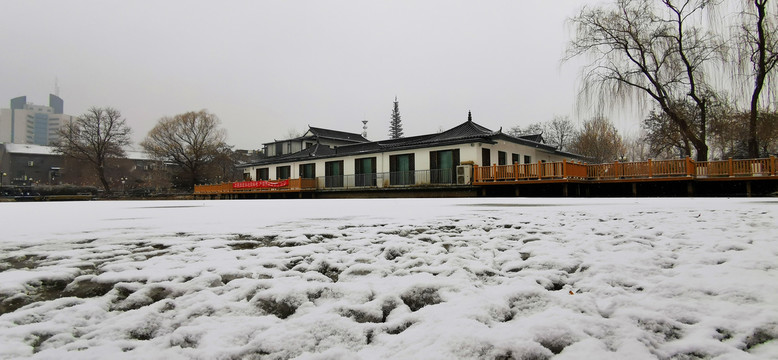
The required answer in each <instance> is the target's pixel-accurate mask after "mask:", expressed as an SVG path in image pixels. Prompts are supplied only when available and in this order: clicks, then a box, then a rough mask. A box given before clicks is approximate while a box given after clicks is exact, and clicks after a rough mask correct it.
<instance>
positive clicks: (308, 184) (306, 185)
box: [194, 179, 316, 195]
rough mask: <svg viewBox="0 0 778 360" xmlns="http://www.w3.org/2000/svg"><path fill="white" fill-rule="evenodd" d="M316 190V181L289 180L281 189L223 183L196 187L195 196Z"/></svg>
mask: <svg viewBox="0 0 778 360" xmlns="http://www.w3.org/2000/svg"><path fill="white" fill-rule="evenodd" d="M308 189H316V179H289V184H288V185H286V186H281V187H274V188H240V189H236V188H234V187H233V183H222V184H214V185H195V189H194V194H195V195H205V194H211V195H216V194H236V193H253V192H272V191H289V190H308Z"/></svg>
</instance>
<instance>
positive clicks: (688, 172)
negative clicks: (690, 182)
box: [686, 155, 695, 177]
mask: <svg viewBox="0 0 778 360" xmlns="http://www.w3.org/2000/svg"><path fill="white" fill-rule="evenodd" d="M694 173H695V171H694V163H693V162H692V158H690V157H689V155H687V156H686V176H688V177H691V176H692V174H694Z"/></svg>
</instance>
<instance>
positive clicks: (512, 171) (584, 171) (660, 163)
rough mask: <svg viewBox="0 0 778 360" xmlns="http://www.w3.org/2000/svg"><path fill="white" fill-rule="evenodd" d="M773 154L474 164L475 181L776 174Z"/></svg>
mask: <svg viewBox="0 0 778 360" xmlns="http://www.w3.org/2000/svg"><path fill="white" fill-rule="evenodd" d="M776 165H777V164H776V158H775V156H771V157H769V158H764V159H744V160H734V159H729V160H722V161H693V160H692V159H690V158H688V157H687V158H685V159H677V160H648V161H638V162H622V163H620V162H618V161H616V162H613V163H607V164H583V163H578V162H568V161H567V160H565V161H562V162H555V163H543V162H538V163H537V164H522V165H519V164H513V165H492V166H477V165H475V166H473V177H474V181H473V182H474V183H489V182H498V181H519V180H554V179H577V180H615V179H638V178H645V179H651V178H670V177H678V178H680V177H694V178H706V177H743V176H776V174H777V169H776Z"/></svg>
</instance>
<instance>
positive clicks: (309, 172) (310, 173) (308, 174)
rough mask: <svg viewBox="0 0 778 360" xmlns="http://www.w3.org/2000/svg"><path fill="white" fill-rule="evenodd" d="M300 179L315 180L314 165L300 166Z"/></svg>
mask: <svg viewBox="0 0 778 360" xmlns="http://www.w3.org/2000/svg"><path fill="white" fill-rule="evenodd" d="M300 178H302V179H313V178H316V164H300Z"/></svg>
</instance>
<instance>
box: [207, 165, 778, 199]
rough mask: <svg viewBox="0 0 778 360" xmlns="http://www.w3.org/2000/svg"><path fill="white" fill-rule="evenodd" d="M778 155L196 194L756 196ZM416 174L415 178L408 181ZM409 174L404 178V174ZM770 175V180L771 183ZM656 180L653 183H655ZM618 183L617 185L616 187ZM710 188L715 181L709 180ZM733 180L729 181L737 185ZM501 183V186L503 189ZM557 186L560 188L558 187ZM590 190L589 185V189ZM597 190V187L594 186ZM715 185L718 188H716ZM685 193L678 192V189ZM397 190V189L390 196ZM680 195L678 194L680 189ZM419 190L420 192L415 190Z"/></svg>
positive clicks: (266, 185) (478, 171) (774, 179)
mask: <svg viewBox="0 0 778 360" xmlns="http://www.w3.org/2000/svg"><path fill="white" fill-rule="evenodd" d="M777 166H778V161H776V158H775V157H774V156H771V157H769V158H763V159H743V160H734V159H728V160H721V161H703V162H700V161H693V160H692V159H690V158H688V157H687V158H685V159H675V160H648V161H640V162H613V163H606V164H586V163H579V162H568V161H562V162H554V163H544V162H538V163H532V164H513V165H496V164H495V165H492V166H477V165H472V168H471V169H472V173H471V174H470V175H471V176H469V177H468V179H469V180H467V181H461V178H460V179H457V176H456V175H455V174H454V173H453V171H454V170H453V169H451V170H450V173H445V174H444V173H441V172H439V170H432V171H430V170H422V171H415V172H413V173H412V174H406V173H402V174H400V173H387V174H367V175H368V176H369V178H366V177H365V174H362V175H358V176H357V175H350V176H340V177H338V178H337V179H335V178H331V177H319V178H314V179H288V180H282V181H260V182H256V181H253V182H250V181H244V182H234V183H223V184H215V185H197V186H195V191H194V195H195V197H198V198H258V197H296V195H297V194H299V197H303V195H306V196H308V197H319V196H321V195H325V196H330V195H333V194H335V196H338V194H340V195H341V196H344V194H346V193H351V194H352V195H353V194H354V193H363V194H365V196H393V195H391V193H392V191H395V192H394V194H400V192H401V191H405V192H406V193H407V192H410V191H415V192H416V193H422V192H424V193H430V192H432V191H448V192H451V190H457V189H468V191H472V193H470V194H469V195H468V193H456V194H459V195H454V196H479V195H480V196H488V195H493V196H505V195H508V196H518V195H526V193H524V194H522V193H521V192H520V191H519V190H520V189H521V188H527V187H534V189H535V190H533V191H537V188H538V186H539V185H543V184H546V185H558V186H560V188H559V191H558V193H554V192H556V191H557V190H548V189H542V190H541V193H542V192H546V193H548V195H547V196H569V195H578V196H598V195H602V194H601V193H602V192H598V191H596V190H597V189H600V188H603V187H606V188H607V189H614V190H613V191H611V192H610V193H609V192H608V191H607V190H606V191H605V193H606V194H607V195H609V196H611V195H612V196H633V195H634V196H636V195H638V188H639V186H638V184H641V185H640V186H642V187H644V188H648V187H650V186H654V187H657V186H661V187H662V188H658V190H655V191H653V192H652V193H651V195H653V196H663V195H671V194H670V193H662V191H664V190H662V189H663V188H670V186H668V185H656V184H662V183H664V184H667V183H676V184H681V186H685V187H686V188H685V189H687V190H684V194H685V195H694V194H695V189H694V187H695V184H700V183H711V184H715V183H729V184H733V183H738V184H740V183H742V185H743V186H742V188H743V189H742V190H727V189H725V190H721V193H720V194H719V195H727V194H730V193H732V192H736V193H742V194H744V195H749V196H750V195H751V192H752V189H751V186H752V182H755V181H760V182H763V183H767V184H768V190H764V189H763V191H761V193H765V192H767V193H770V192H774V191H776V190H778V189H776V190H770V189H771V187H773V184H776V183H778V171H777V170H778V168H777ZM408 179H411V180H412V181H407V180H408ZM397 180H402V181H397ZM764 180H767V181H766V182H764ZM569 184H573V185H575V186H576V188H575V189H576V190H575V191H574V192H575V194H571V193H570V191H569V189H568V185H569ZM619 184H622V185H630V186H631V189H627V190H624V189H623V187H621V188H620V187H618V185H619ZM652 184H653V185H652ZM608 186H610V187H608ZM709 187H710V186H709ZM731 187H732V186H729V188H731ZM497 189H499V191H497ZM554 189H556V188H554ZM582 189H583V190H582ZM592 189H595V191H594V192H592V191H591V190H592ZM716 191H718V190H715V189H714V190H712V195H716ZM675 193H678V191H675ZM387 194H389V195H387ZM676 195H677V194H676ZM410 196H413V195H410Z"/></svg>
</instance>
